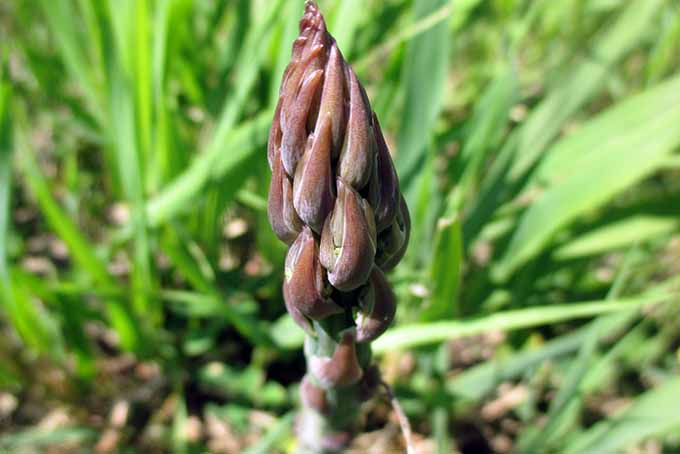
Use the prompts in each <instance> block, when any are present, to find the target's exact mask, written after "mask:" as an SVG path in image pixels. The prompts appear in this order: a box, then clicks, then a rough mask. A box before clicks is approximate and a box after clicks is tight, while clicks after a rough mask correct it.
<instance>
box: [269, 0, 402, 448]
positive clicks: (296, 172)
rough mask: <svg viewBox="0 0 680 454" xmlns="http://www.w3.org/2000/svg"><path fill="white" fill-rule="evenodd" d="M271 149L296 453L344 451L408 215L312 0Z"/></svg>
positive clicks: (355, 423)
mask: <svg viewBox="0 0 680 454" xmlns="http://www.w3.org/2000/svg"><path fill="white" fill-rule="evenodd" d="M267 157H268V160H269V165H270V168H271V170H272V180H271V186H270V190H269V201H268V202H269V203H268V213H269V220H270V223H271V225H272V228H273V230H274V232H275V233H276V235H277V237H278V238H279V239H280V240H281V241H283V242H285V243H286V244H288V245H289V246H290V247H289V250H288V254H287V256H286V264H285V279H284V284H283V294H284V300H285V303H286V308H287V310H288V312H289V313H290V315H291V316H292V317H293V319H294V320H295V321H296V322H297V323H298V324H299V325H300V326H301V327H302V328H303V329H304V330H305V331H306V333H307V334H306V341H305V356H306V359H307V374H306V376H305V378H304V380H303V383H302V386H301V400H302V403H303V407H304V408H303V411H302V413H301V416H300V418H299V421H298V425H297V427H298V438H299V441H300V446H301V452H305V453H314V454H318V453H337V452H342V450H343V449H344V448H345V447H346V446H348V444H349V443H350V442H351V440H352V437H353V436H354V435H355V434H356V433H357V432H358V430H359V429H360V426H361V420H360V415H361V411H360V410H361V405H362V403H364V402H366V401H367V400H369V399H370V398H371V397H372V396H373V395H374V393H375V392H376V390H377V388H378V385H379V384H380V382H381V381H380V374H379V372H378V369H377V367H376V366H375V365H373V364H372V360H371V347H370V343H371V341H373V340H374V339H376V338H377V337H378V336H380V335H381V334H382V333H383V332H384V331H385V330H386V329H387V328H388V326H389V325H390V323H391V322H392V320H393V318H394V314H395V312H396V299H395V295H394V292H393V291H392V288H391V287H390V284H389V283H388V281H387V279H386V278H385V275H384V272H386V271H389V270H390V269H392V268H393V267H394V266H395V265H396V264H397V263H398V262H399V261H400V260H401V258H402V256H403V255H404V253H405V251H406V247H407V245H408V239H409V232H410V219H409V213H408V208H407V206H406V203H405V201H404V198H403V197H402V195H401V193H400V191H399V180H398V178H397V174H396V171H395V169H394V164H393V163H392V158H391V156H390V153H389V150H388V148H387V144H386V143H385V139H384V137H383V134H382V131H381V129H380V125H379V123H378V118H377V117H376V115H375V113H374V112H373V110H372V109H371V105H370V102H369V100H368V96H367V95H366V92H365V90H364V88H363V86H362V85H361V83H360V82H359V79H358V78H357V76H356V74H355V73H354V71H353V70H352V68H351V67H350V66H349V64H348V63H347V62H346V61H345V59H344V58H343V56H342V53H341V52H340V50H339V49H338V46H337V43H336V42H335V40H334V39H333V37H332V36H331V35H330V34H329V33H328V31H327V29H326V24H325V21H324V19H323V16H322V15H321V13H320V12H319V9H318V7H317V6H316V4H314V3H313V2H311V1H308V2H307V3H306V5H305V13H304V16H303V18H302V20H301V21H300V35H299V36H298V38H297V39H296V40H295V42H294V43H293V50H292V56H291V62H290V64H289V65H288V67H287V68H286V71H285V72H284V75H283V80H282V82H281V89H280V92H279V101H278V105H277V107H276V112H275V115H274V120H273V122H272V127H271V130H270V135H269V144H268V150H267Z"/></svg>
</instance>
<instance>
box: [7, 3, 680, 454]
mask: <svg viewBox="0 0 680 454" xmlns="http://www.w3.org/2000/svg"><path fill="white" fill-rule="evenodd" d="M320 6H321V8H322V10H323V11H324V12H325V14H326V17H327V19H328V23H329V28H330V31H331V32H332V33H333V34H335V36H336V37H337V39H338V42H339V44H340V46H341V48H342V50H343V53H344V55H345V56H346V57H347V58H348V59H349V60H350V61H351V62H352V63H353V64H354V66H355V68H356V69H357V71H358V74H359V76H360V78H361V79H362V81H363V82H364V83H365V85H366V87H367V90H368V93H369V96H370V97H371V99H372V100H373V106H374V108H375V110H376V111H377V114H378V116H379V117H380V118H381V124H382V126H383V129H384V131H385V133H386V136H387V139H388V142H389V143H390V145H391V148H392V151H393V152H394V153H395V162H396V164H397V168H398V170H399V174H400V179H401V183H402V185H403V186H404V188H405V191H406V194H407V196H408V199H409V205H410V208H411V215H412V221H413V236H412V243H411V247H410V248H409V251H408V253H407V258H406V260H405V261H404V263H403V264H402V265H400V266H399V267H398V269H397V270H395V271H394V273H392V275H391V276H390V278H391V280H392V282H393V284H394V286H395V289H396V291H397V294H398V296H399V302H400V304H399V312H398V317H397V323H396V325H397V326H395V327H394V328H392V330H391V331H389V332H388V333H387V334H385V335H384V336H383V337H382V338H380V340H379V341H378V342H377V343H376V349H377V351H378V352H379V353H381V355H380V356H379V357H378V361H379V362H380V363H381V366H382V368H383V370H384V371H385V376H386V378H387V379H389V380H390V381H392V382H393V383H394V385H395V388H396V391H397V394H398V395H399V397H400V398H401V399H402V401H403V404H404V408H405V409H406V411H407V413H408V414H409V416H410V417H411V419H412V420H413V423H414V427H415V428H416V429H417V431H418V432H419V433H422V434H423V435H424V436H425V437H427V438H429V439H430V440H431V446H438V447H439V450H440V451H441V450H450V449H451V450H452V449H458V450H462V451H463V452H490V451H493V450H495V451H504V450H505V451H506V452H507V451H508V450H509V449H513V448H514V449H515V451H516V452H522V450H524V451H526V452H529V451H532V450H535V448H536V446H540V447H541V448H545V449H546V452H618V451H617V450H620V449H621V448H622V447H623V446H624V445H625V446H626V447H630V446H633V445H636V446H641V447H650V446H651V447H650V448H649V449H653V448H654V449H659V450H662V451H663V450H664V449H665V450H668V451H672V450H677V449H680V439H678V437H677V431H678V429H680V421H678V420H677V418H675V417H674V414H673V406H672V404H671V403H672V402H674V401H676V400H678V399H680V390H679V389H678V386H677V383H676V382H677V380H676V379H674V378H673V377H674V375H677V372H678V370H679V367H678V361H679V360H680V356H678V353H677V352H678V347H679V346H680V336H679V335H678V332H680V331H679V330H678V327H679V326H680V311H679V310H678V282H677V279H676V277H677V274H678V272H680V267H678V263H679V258H680V224H679V223H678V210H677V207H678V206H680V184H678V181H679V180H678V171H679V170H680V169H679V167H678V165H677V163H678V160H679V159H680V154H679V151H680V149H679V148H680V147H679V145H680V135H679V133H678V128H677V126H676V125H677V124H679V123H680V118H679V116H680V111H678V106H679V105H680V99H678V94H679V93H680V85H679V83H680V82H679V81H680V79H678V76H677V74H678V70H680V52H679V51H680V44H679V43H680V40H679V37H680V8H678V5H677V4H676V3H675V2H673V1H671V0H631V1H623V0H564V1H561V2H552V1H549V0H538V1H533V0H491V1H486V2H482V1H479V0H458V1H446V0H388V1H384V2H383V1H380V2H379V1H368V2H358V1H355V0H344V1H339V0H338V1H332V0H327V1H324V0H321V1H320ZM302 7H303V1H302V0H299V1H298V0H295V1H283V0H277V1H273V2H270V1H266V0H252V1H251V0H234V1H226V0H220V1H215V2H199V1H195V0H135V1H133V0H122V1H119V0H104V1H92V0H31V1H26V2H3V3H2V4H0V35H1V36H3V37H4V36H7V37H9V39H7V40H3V41H2V43H0V62H1V64H0V68H1V69H0V300H1V303H2V304H1V305H0V319H1V323H0V387H1V388H2V394H0V397H2V398H3V399H5V400H3V402H4V401H7V402H10V401H12V398H14V399H16V396H25V398H24V397H22V399H21V401H17V403H16V405H14V408H13V409H12V410H11V411H10V412H9V413H8V414H7V415H4V414H3V415H0V427H2V432H3V434H2V435H0V447H2V448H3V449H12V450H15V451H16V452H23V451H26V452H31V450H34V451H35V450H36V449H42V448H43V447H45V446H57V445H58V446H62V447H64V446H66V447H74V446H75V447H79V448H83V449H86V450H88V449H89V450H91V448H93V447H97V449H99V450H103V449H104V448H106V445H105V442H107V437H110V436H109V435H108V434H109V433H111V432H113V433H115V434H116V437H117V438H116V441H115V447H116V448H117V449H119V450H120V452H132V451H130V450H140V449H141V450H150V451H153V450H159V449H160V450H166V451H167V450H173V451H175V452H203V451H205V450H206V449H209V450H215V451H219V449H218V448H219V447H220V446H221V445H219V444H218V443H219V442H220V441H221V442H225V440H226V441H232V442H233V443H236V445H231V448H225V447H224V446H222V448H221V449H223V450H227V449H232V448H233V449H236V450H241V451H244V452H245V451H246V449H247V450H248V451H247V452H279V451H280V452H288V451H290V450H291V449H292V448H291V446H292V444H291V424H292V416H291V415H292V413H291V411H293V409H294V408H295V406H296V399H297V397H296V396H297V394H296V393H297V390H296V389H297V388H296V385H295V383H297V382H299V380H300V378H301V377H302V374H303V373H304V370H303V361H302V354H301V352H300V349H299V347H300V345H301V339H302V337H301V333H300V331H299V330H298V329H297V328H296V327H295V325H294V324H293V323H291V321H290V318H289V317H288V316H287V315H286V314H285V310H284V305H283V301H282V299H281V292H280V285H281V279H282V273H281V271H282V262H283V256H284V253H285V248H284V247H283V245H281V244H280V243H279V242H278V241H277V240H276V238H275V237H274V236H273V234H272V232H271V230H270V227H269V225H268V222H267V216H266V209H265V208H266V197H267V189H268V178H269V170H268V168H267V163H266V158H265V151H264V150H265V148H266V140H267V133H268V128H269V122H270V121H271V118H272V115H273V107H274V105H275V103H276V100H277V97H278V85H279V81H280V78H281V75H282V73H283V70H284V68H285V65H286V63H287V61H288V58H289V55H290V46H291V42H292V40H293V39H294V37H295V35H296V27H297V22H298V20H299V17H300V14H301V11H302ZM579 302H580V303H579ZM652 303H654V304H652ZM590 319H592V320H590ZM470 336H474V337H472V340H465V339H461V338H466V339H469V338H470ZM493 339H497V340H493ZM498 339H500V340H498ZM466 342H467V343H466ZM487 349H491V350H492V351H491V353H489V354H481V353H479V352H480V351H486V350H487ZM128 361H129V363H128ZM121 363H123V364H130V365H129V366H120V364H121ZM399 364H402V365H403V364H411V366H410V367H407V368H406V370H402V369H400V367H404V366H399ZM126 367H128V368H129V369H126ZM129 370H134V372H129ZM37 371H41V372H42V371H51V373H49V374H48V373H38V372H37ZM49 377H59V378H56V379H55V378H49ZM510 385H512V386H515V387H516V389H520V390H521V391H522V393H523V394H522V396H524V397H523V398H522V399H520V400H519V401H518V402H515V403H514V404H512V405H511V406H510V407H509V408H507V409H505V410H504V412H503V413H502V415H500V416H498V415H496V416H493V417H490V416H488V414H489V410H488V409H489V408H490V407H491V408H493V405H492V404H494V405H498V402H502V401H503V398H504V397H505V396H506V392H507V388H508V386H510ZM38 391H39V392H38ZM83 395H87V396H88V398H87V399H83V397H82V396H83ZM13 396H14V397H13ZM35 396H42V397H35ZM8 399H9V400H8ZM121 402H123V403H125V405H128V407H125V408H128V412H127V413H125V414H126V415H127V416H126V418H124V421H123V422H122V423H120V425H118V426H116V425H115V424H114V422H113V419H112V418H114V413H115V412H114V409H115V408H118V407H117V405H118V406H120V405H122V404H121ZM616 404H619V405H620V407H617V408H616V409H615V410H611V409H610V407H616ZM378 405H383V404H382V403H379V404H378ZM10 407H11V406H10ZM10 407H7V408H10ZM3 408H5V407H3ZM36 408H38V409H39V411H36ZM55 412H57V413H58V412H61V414H65V415H66V416H64V417H62V419H64V421H62V422H61V423H59V424H56V425H54V424H53V423H52V425H51V426H50V424H48V423H49V421H46V420H47V419H48V418H47V417H46V415H47V416H49V415H51V414H54V413H55ZM378 413H379V412H378ZM378 413H377V414H378ZM383 413H384V412H383ZM258 418H259V419H258ZM501 419H503V421H509V422H508V423H505V424H501V423H499V421H500V420H501ZM471 420H472V421H476V422H475V424H473V425H472V426H476V427H481V428H480V429H474V430H473V429H471V428H470V424H467V423H466V422H467V421H471ZM380 421H381V422H385V421H384V418H383V420H380ZM38 424H40V425H41V428H36V427H34V426H36V425H38ZM197 424H198V426H199V427H202V428H203V429H202V430H199V431H198V435H196V427H197ZM44 427H47V428H44ZM476 430H477V431H481V432H483V433H484V434H486V435H483V436H474V433H476V432H475V431H476ZM216 433H219V434H222V435H221V436H218V435H215V434H216ZM225 433H228V434H229V435H228V436H226V435H224V434H225ZM471 434H472V435H471ZM504 437H505V438H504ZM505 439H508V440H510V441H509V443H510V445H509V446H510V448H508V447H507V446H508V445H507V443H505V445H504V444H503V440H505ZM102 446H103V447H102ZM234 446H236V447H234ZM504 446H505V449H502V448H503V447H504ZM433 449H435V448H433ZM277 450H278V451H277ZM227 452H228V451H227Z"/></svg>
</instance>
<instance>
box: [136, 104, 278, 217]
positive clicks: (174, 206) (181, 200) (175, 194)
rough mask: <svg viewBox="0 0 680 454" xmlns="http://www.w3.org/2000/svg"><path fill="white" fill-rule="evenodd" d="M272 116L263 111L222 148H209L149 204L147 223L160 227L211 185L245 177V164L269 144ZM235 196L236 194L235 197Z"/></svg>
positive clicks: (226, 141)
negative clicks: (268, 133) (211, 183)
mask: <svg viewBox="0 0 680 454" xmlns="http://www.w3.org/2000/svg"><path fill="white" fill-rule="evenodd" d="M270 124H271V114H270V113H269V112H264V113H261V114H259V115H258V116H257V117H255V118H254V119H252V120H249V121H247V122H245V123H243V125H242V126H240V127H239V128H237V129H236V130H235V131H234V132H233V133H232V134H230V135H228V136H227V137H225V138H224V142H223V143H221V144H220V146H214V147H211V148H209V150H207V151H206V153H205V154H204V155H202V156H200V157H198V158H197V159H195V160H194V162H192V164H191V166H190V167H189V168H188V169H187V170H186V171H185V172H184V173H182V174H181V175H180V176H178V177H177V178H176V179H175V180H173V181H172V182H171V183H170V184H169V185H168V186H166V187H165V188H164V189H163V190H162V191H161V192H160V193H159V194H158V195H156V196H155V197H153V198H152V199H151V200H149V201H148V203H147V221H148V223H149V225H150V226H152V227H157V226H159V225H160V224H162V223H163V222H165V221H167V220H168V219H170V218H172V217H173V216H175V215H177V214H179V213H181V212H185V211H187V210H189V209H190V208H192V206H191V203H192V201H195V200H196V199H197V198H198V197H199V195H200V193H201V192H202V191H203V190H204V189H205V187H206V186H207V185H208V183H210V182H213V181H217V180H221V179H227V178H229V177H234V178H237V177H239V175H241V176H243V174H244V173H246V174H247V172H245V170H246V169H244V167H243V166H244V164H245V163H246V162H247V161H248V160H249V159H250V158H251V157H252V156H253V154H254V153H256V152H258V151H261V148H259V147H261V146H263V145H264V144H265V143H266V141H267V132H268V131H269V126H270ZM234 196H235V194H234Z"/></svg>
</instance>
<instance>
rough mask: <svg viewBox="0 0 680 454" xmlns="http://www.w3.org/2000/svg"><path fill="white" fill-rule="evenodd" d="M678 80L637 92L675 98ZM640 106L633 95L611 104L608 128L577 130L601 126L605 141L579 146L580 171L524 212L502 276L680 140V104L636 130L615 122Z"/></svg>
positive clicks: (650, 169) (659, 159) (654, 163)
mask: <svg viewBox="0 0 680 454" xmlns="http://www.w3.org/2000/svg"><path fill="white" fill-rule="evenodd" d="M678 82H680V79H676V80H674V81H671V82H669V83H666V84H663V85H661V86H659V87H657V88H655V89H654V90H653V91H650V92H647V93H643V94H641V95H637V96H643V97H644V96H656V95H657V94H658V92H659V91H662V92H666V93H667V94H668V96H673V94H674V92H673V90H677V86H678ZM636 105H637V98H632V100H628V101H624V102H622V103H620V104H618V105H617V106H615V107H613V108H612V109H613V112H609V113H608V114H607V115H608V118H609V120H610V123H608V124H610V127H609V128H608V129H607V130H602V129H601V128H600V125H601V123H600V122H598V121H593V123H592V124H589V125H586V126H584V127H583V128H582V129H581V130H580V131H579V132H578V133H576V134H583V135H588V134H594V133H595V132H594V129H595V128H597V133H598V134H600V136H601V137H602V140H601V141H600V144H599V146H598V148H597V149H596V150H592V151H591V152H589V153H586V152H584V151H583V150H580V149H579V148H578V147H575V148H574V149H573V152H574V153H575V154H576V155H577V156H583V155H585V156H584V157H583V159H582V160H581V167H580V169H579V172H576V173H572V174H570V175H568V176H567V177H566V178H565V180H563V181H562V182H561V183H560V184H558V185H555V186H552V187H550V188H549V189H548V190H546V192H545V193H544V194H542V195H541V196H539V198H538V200H536V201H535V202H534V203H533V204H532V205H531V206H530V208H529V209H528V210H527V211H526V213H525V214H524V215H523V216H522V218H521V220H520V223H519V227H518V228H517V230H516V231H515V233H514V235H513V237H512V239H511V241H510V245H509V246H508V249H507V251H506V253H505V256H504V257H503V258H502V260H501V262H500V264H499V268H498V270H497V272H498V276H499V277H500V278H501V279H503V278H506V277H507V276H509V275H510V274H511V273H512V272H513V271H514V270H516V269H517V268H518V267H519V266H521V265H522V264H524V263H525V262H526V261H527V260H529V259H530V258H532V257H534V256H535V255H537V254H538V253H540V251H541V250H542V248H543V247H544V246H545V245H546V244H547V243H548V242H549V241H550V240H551V239H552V237H553V235H554V234H555V233H556V232H557V231H558V230H559V229H560V228H562V227H564V226H566V225H568V224H569V223H570V222H572V221H573V220H574V219H576V218H577V217H578V216H580V215H582V214H584V213H587V212H588V211H590V210H593V209H594V208H597V207H598V206H600V205H602V204H603V203H605V202H607V201H608V200H609V199H611V198H612V197H613V196H615V195H616V194H618V193H619V192H621V191H622V190H624V189H627V188H628V187H630V186H631V185H633V184H634V183H636V182H638V181H639V180H641V179H642V178H644V177H646V176H648V175H650V174H651V173H653V172H654V171H655V170H656V169H657V168H658V166H659V165H660V164H661V163H662V162H663V160H664V159H665V157H666V156H667V155H668V154H670V152H672V151H673V149H674V148H675V147H676V146H677V145H678V144H679V143H680V129H678V128H676V127H675V125H677V124H678V123H680V104H677V105H675V106H673V107H671V108H666V109H663V110H660V111H658V112H657V113H656V115H655V116H654V117H652V118H650V119H649V120H648V121H646V122H644V123H641V124H639V125H637V127H634V128H630V127H625V126H623V127H622V126H621V125H620V124H617V123H616V122H615V121H613V120H615V119H616V118H618V117H626V116H628V111H629V109H630V108H631V106H633V107H634V106H636ZM593 125H594V126H593ZM572 140H574V139H572ZM572 143H583V142H579V141H572Z"/></svg>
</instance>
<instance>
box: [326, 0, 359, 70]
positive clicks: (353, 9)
mask: <svg viewBox="0 0 680 454" xmlns="http://www.w3.org/2000/svg"><path fill="white" fill-rule="evenodd" d="M333 16H334V19H333V21H332V22H333V24H332V26H331V27H330V28H329V30H331V33H333V37H334V38H335V40H336V41H337V43H338V48H339V49H341V50H342V53H343V54H344V55H345V58H348V57H349V56H350V55H351V53H352V45H353V44H354V38H355V35H356V29H357V27H358V26H359V23H360V21H361V19H362V18H365V17H366V7H365V5H364V2H363V1H362V0H345V1H343V2H340V3H339V4H338V6H337V8H336V9H335V14H334V15H333Z"/></svg>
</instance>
